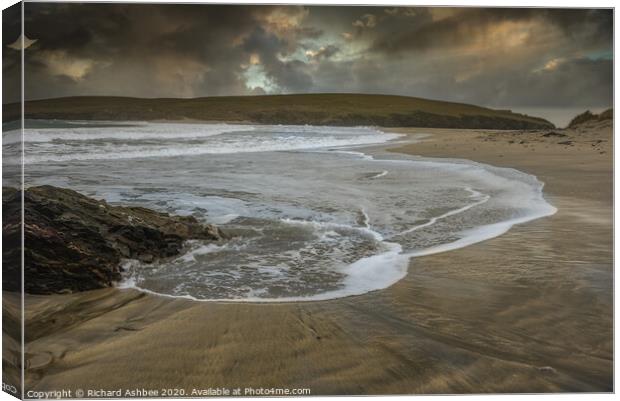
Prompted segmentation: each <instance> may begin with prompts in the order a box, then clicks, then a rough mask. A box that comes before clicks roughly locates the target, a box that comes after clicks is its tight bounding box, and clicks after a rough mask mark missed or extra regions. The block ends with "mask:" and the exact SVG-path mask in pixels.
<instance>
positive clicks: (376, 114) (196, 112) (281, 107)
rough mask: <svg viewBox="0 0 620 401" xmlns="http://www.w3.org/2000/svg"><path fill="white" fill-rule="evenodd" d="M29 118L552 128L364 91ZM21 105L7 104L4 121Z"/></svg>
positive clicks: (53, 105) (129, 101)
mask: <svg viewBox="0 0 620 401" xmlns="http://www.w3.org/2000/svg"><path fill="white" fill-rule="evenodd" d="M25 110H26V118H30V119H68V120H117V121H118V120H123V121H131V120H164V119H165V120H182V119H193V120H202V121H229V122H253V123H263V124H314V125H376V126H384V127H436V128H486V129H538V128H549V127H553V124H551V123H550V122H548V121H546V120H544V119H541V118H536V117H530V116H526V115H523V114H517V113H512V112H510V111H508V110H493V109H488V108H484V107H479V106H473V105H469V104H463V103H452V102H442V101H437V100H428V99H421V98H415V97H405V96H389V95H362V94H303V95H269V96H226V97H204V98H194V99H138V98H129V97H94V96H93V97H67V98H58V99H46V100H35V101H28V102H26V105H25ZM18 117H19V104H9V105H5V106H4V121H10V120H13V119H17V118H18Z"/></svg>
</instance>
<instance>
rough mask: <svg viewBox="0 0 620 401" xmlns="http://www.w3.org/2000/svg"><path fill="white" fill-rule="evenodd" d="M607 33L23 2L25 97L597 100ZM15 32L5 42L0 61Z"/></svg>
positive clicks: (286, 9)
mask: <svg viewBox="0 0 620 401" xmlns="http://www.w3.org/2000/svg"><path fill="white" fill-rule="evenodd" d="M612 26H613V14H612V12H611V10H571V9H508V8H499V9H488V8H487V9H480V8H460V9H459V8H393V7H344V6H340V7H298V6H227V5H224V6H219V5H210V6H205V5H196V4H194V5H180V4H173V5H162V4H153V5H149V4H129V5H127V4H126V5H122V4H58V3H48V4H44V3H26V28H25V30H26V35H27V36H28V37H29V38H32V39H37V42H36V43H34V44H33V45H32V46H31V47H30V48H28V49H26V51H25V57H26V74H27V79H26V82H25V86H26V97H27V98H46V97H57V96H69V95H95V94H97V95H125V96H141V97H194V96H210V95H244V94H256V93H265V92H267V93H292V92H369V93H394V94H401V95H411V96H420V97H429V98H440V99H446V100H456V101H464V102H470V103H477V104H483V105H488V106H492V107H502V106H504V105H510V106H514V105H530V106H534V105H536V106H554V107H555V106H558V107H560V106H564V105H573V106H575V105H579V106H581V105H583V106H584V107H599V106H609V105H610V104H611V99H612V95H611V85H612V82H611V80H612V73H611V65H612V60H611V59H612ZM13 36H15V37H13ZM17 36H18V35H17V34H9V35H5V39H4V42H5V43H3V44H4V45H5V53H6V52H7V51H11V50H7V47H6V45H7V44H9V43H12V42H14V41H15V40H16V39H17ZM16 53H17V54H18V52H16ZM7 68H15V66H14V65H13V66H12V65H11V64H10V63H8V64H7V63H5V65H4V69H5V71H6V70H7ZM3 92H4V95H5V101H6V99H7V98H9V97H10V96H8V95H7V93H6V91H3Z"/></svg>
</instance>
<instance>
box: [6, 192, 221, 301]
mask: <svg viewBox="0 0 620 401" xmlns="http://www.w3.org/2000/svg"><path fill="white" fill-rule="evenodd" d="M2 196H3V199H2V208H3V213H4V221H3V227H2V236H3V242H4V248H3V249H4V250H3V265H4V267H3V283H2V285H3V289H4V290H5V291H19V290H20V288H21V272H20V265H21V263H20V260H21V251H20V246H21V224H20V223H21V210H20V205H21V192H20V191H18V190H16V189H14V188H8V187H3V189H2ZM224 238H225V234H224V233H222V231H221V230H220V229H218V228H217V227H216V226H213V225H210V224H206V225H205V224H201V223H199V222H198V221H197V220H196V219H195V218H193V217H180V216H171V215H168V214H167V213H159V212H156V211H153V210H150V209H146V208H142V207H121V206H111V205H109V204H108V203H107V202H105V201H103V200H96V199H93V198H90V197H87V196H84V195H82V194H80V193H78V192H75V191H72V190H70V189H65V188H57V187H53V186H47V185H46V186H39V187H31V188H28V189H26V191H25V192H24V244H25V249H24V276H25V283H24V289H25V291H26V292H27V293H31V294H53V293H66V292H76V291H85V290H92V289H97V288H104V287H109V286H112V285H113V283H114V282H116V281H119V280H120V279H121V273H122V267H121V261H122V259H137V260H140V261H142V262H145V263H152V262H155V261H157V260H159V259H163V258H167V257H171V256H175V255H178V254H179V253H180V252H181V250H182V248H183V243H184V241H185V240H187V239H202V240H209V241H219V240H222V239H224Z"/></svg>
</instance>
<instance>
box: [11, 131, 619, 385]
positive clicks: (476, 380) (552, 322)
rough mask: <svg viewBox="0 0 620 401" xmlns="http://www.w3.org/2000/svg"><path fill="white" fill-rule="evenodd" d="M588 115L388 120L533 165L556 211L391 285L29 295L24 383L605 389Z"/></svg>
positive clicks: (446, 145) (438, 258)
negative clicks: (204, 298)
mask: <svg viewBox="0 0 620 401" xmlns="http://www.w3.org/2000/svg"><path fill="white" fill-rule="evenodd" d="M597 124H598V125H596V124H595V125H592V126H590V127H582V128H580V130H579V131H578V130H572V131H563V130H557V131H555V133H556V135H547V136H544V135H543V133H548V132H549V131H544V132H543V131H541V132H518V131H506V132H491V131H476V130H465V131H464V130H440V129H395V130H394V131H396V132H399V133H405V134H419V133H424V134H431V135H430V136H428V137H427V138H425V139H424V140H423V141H422V142H420V143H415V144H410V145H406V146H401V147H394V146H395V145H391V147H392V148H393V149H390V150H392V151H394V152H402V153H407V154H412V155H420V156H424V157H440V158H463V159H469V160H474V161H477V162H481V163H488V164H491V165H494V166H499V167H510V168H516V169H519V170H521V171H524V172H526V173H530V174H534V175H536V176H537V177H538V178H539V179H540V180H541V181H543V182H545V184H546V185H545V190H544V193H545V196H546V198H547V199H548V201H549V202H550V203H551V204H552V205H554V206H555V207H557V208H558V212H557V213H556V214H555V215H553V216H551V217H546V218H543V219H539V220H535V221H532V222H529V223H526V224H522V225H518V226H515V227H513V228H512V229H511V230H510V231H509V232H508V233H506V234H504V235H502V236H500V237H497V238H494V239H492V240H488V241H485V242H482V243H478V244H475V245H472V246H469V247H466V248H462V249H458V250H454V251H450V252H446V253H441V254H436V255H432V256H426V257H420V258H415V259H413V260H411V263H410V266H409V274H408V275H407V277H406V278H404V279H403V280H401V281H399V282H398V283H396V284H395V285H393V286H392V287H390V288H388V289H385V290H381V291H377V292H373V293H368V294H365V295H361V296H356V297H348V298H341V299H335V300H330V301H322V302H307V303H279V304H249V303H248V304H228V303H213V302H194V301H189V300H183V299H172V298H166V297H157V296H152V295H147V294H145V293H141V292H138V291H136V290H119V289H105V290H96V291H89V292H85V293H77V294H70V295H52V296H27V298H26V342H27V344H26V368H27V370H26V390H33V391H53V390H59V389H63V388H70V389H74V390H75V389H83V390H84V391H87V390H89V389H93V390H99V389H108V390H117V389H123V391H125V390H126V389H136V388H139V389H145V390H158V391H161V390H162V389H182V390H183V391H184V394H185V395H186V396H190V395H201V394H200V393H199V394H196V393H192V391H193V390H198V391H201V390H205V389H208V388H215V387H218V388H222V387H225V388H237V387H240V388H241V389H242V391H245V390H244V389H245V388H255V389H257V388H271V387H275V388H288V389H304V388H307V389H310V391H311V394H312V395H320V394H436V393H447V394H453V393H489V392H490V393H500V392H501V393H505V392H527V393H532V392H534V393H539V392H580V391H587V392H609V391H612V390H613V369H612V368H613V360H612V357H613V353H612V351H613V348H612V347H613V332H612V330H613V316H612V310H613V288H612V287H613V279H612V278H613V264H612V260H613V259H612V258H613V251H612V249H613V243H612V229H613V226H612V224H613V220H612V207H613V202H612V195H613V193H612V175H613V170H612V160H613V159H612V157H613V147H612V128H611V125H610V124H609V123H608V122H607V123H603V124H602V125H601V124H600V123H597ZM562 135H564V136H562ZM12 299H13V297H12V295H11V294H5V303H6V302H9V303H10V302H11V300H12ZM13 301H15V300H14V299H13ZM5 308H8V306H6V305H5ZM7 310H8V309H7ZM243 394H245V393H243ZM171 395H175V394H171ZM176 395H182V394H180V393H177V394H176Z"/></svg>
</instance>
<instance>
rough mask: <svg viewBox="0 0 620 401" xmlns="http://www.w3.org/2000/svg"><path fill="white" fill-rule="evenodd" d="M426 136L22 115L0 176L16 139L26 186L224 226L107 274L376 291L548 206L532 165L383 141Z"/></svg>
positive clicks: (313, 291)
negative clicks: (428, 153) (219, 236)
mask: <svg viewBox="0 0 620 401" xmlns="http://www.w3.org/2000/svg"><path fill="white" fill-rule="evenodd" d="M8 128H10V127H8ZM5 129H7V127H5ZM423 140H425V135H409V136H405V135H399V134H395V133H386V132H383V131H381V130H380V129H378V128H373V127H327V126H287V125H250V124H239V125H235V124H203V123H200V124H199V123H152V122H85V121H45V120H32V121H28V120H27V121H26V129H25V130H24V131H23V142H22V132H21V131H20V130H10V129H9V130H8V131H5V132H4V133H3V153H4V160H3V167H4V179H3V181H4V182H3V185H17V184H18V182H17V181H13V182H12V181H11V177H18V176H19V168H20V167H19V166H20V162H21V160H22V159H21V157H22V150H23V162H24V185H25V186H26V187H30V186H35V185H55V186H59V187H65V188H70V189H73V190H76V191H78V192H81V193H83V194H86V195H89V196H92V197H95V198H98V199H105V200H106V201H107V202H109V203H110V204H114V205H126V206H129V205H131V206H135V205H140V206H144V207H148V208H153V209H156V210H158V211H162V212H168V213H172V214H177V215H184V216H185V215H188V216H194V217H195V218H197V219H198V220H200V221H202V222H205V223H212V224H216V225H218V226H219V227H220V228H221V229H222V230H223V231H225V232H226V233H227V234H228V235H229V236H230V237H231V239H229V240H226V241H221V242H204V241H199V240H190V241H187V243H186V244H185V248H184V250H183V252H182V253H181V254H180V255H178V256H177V257H173V258H170V259H166V260H160V261H158V262H156V263H150V264H147V263H141V262H139V261H136V260H125V261H124V262H123V266H124V269H125V272H124V279H123V281H122V282H120V283H118V287H119V288H121V289H126V288H134V289H138V290H141V291H145V292H149V293H153V294H158V295H161V296H168V297H179V298H189V299H193V300H196V301H227V302H300V301H318V300H329V299H336V298H342V297H348V296H355V295H361V294H365V293H369V292H372V291H381V290H383V289H385V288H388V287H390V286H391V285H393V284H395V283H397V282H398V281H399V280H401V279H402V278H403V277H405V276H406V275H407V272H408V269H409V267H410V265H411V266H415V265H416V264H418V263H419V264H423V263H424V258H422V256H426V255H431V254H434V253H439V252H449V251H451V250H454V249H457V248H461V247H464V246H468V245H471V244H474V243H477V242H480V241H484V240H487V239H490V238H493V237H496V236H499V235H501V234H503V233H505V232H507V231H508V230H509V229H510V228H511V227H512V226H513V225H515V224H522V223H526V222H528V221H531V220H534V219H538V218H542V217H544V216H549V215H551V214H553V213H555V212H556V209H555V208H554V207H553V206H552V205H551V204H549V202H547V201H546V200H545V197H544V194H543V183H542V182H541V181H539V180H538V179H537V178H536V177H535V176H533V175H530V174H526V173H524V172H521V171H518V170H515V169H511V168H499V167H494V166H490V165H486V164H481V163H476V162H473V161H469V160H456V159H437V158H424V157H419V156H407V155H404V154H400V153H397V152H393V151H388V149H389V148H395V147H397V146H401V145H403V144H405V143H411V142H416V141H423Z"/></svg>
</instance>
